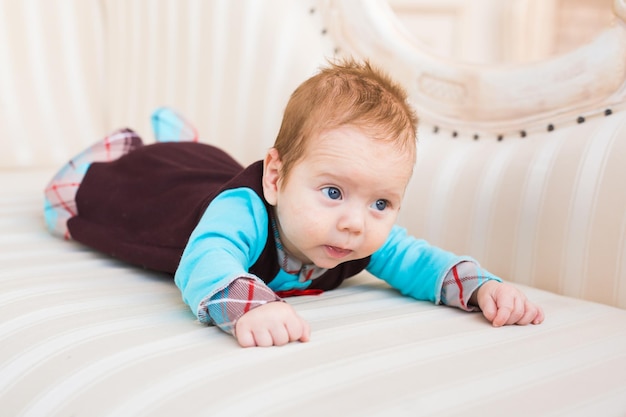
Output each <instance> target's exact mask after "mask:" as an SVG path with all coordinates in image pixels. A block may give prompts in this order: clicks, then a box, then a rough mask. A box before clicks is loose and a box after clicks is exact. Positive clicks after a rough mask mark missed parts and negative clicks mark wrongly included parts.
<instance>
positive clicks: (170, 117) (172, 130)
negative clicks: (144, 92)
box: [151, 107, 199, 142]
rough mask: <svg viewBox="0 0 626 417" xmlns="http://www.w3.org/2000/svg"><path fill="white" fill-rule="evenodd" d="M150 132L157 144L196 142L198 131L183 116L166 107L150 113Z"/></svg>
mask: <svg viewBox="0 0 626 417" xmlns="http://www.w3.org/2000/svg"><path fill="white" fill-rule="evenodd" d="M151 121H152V130H153V132H154V137H155V138H156V140H157V142H198V141H199V138H198V131H197V129H196V128H195V126H194V125H192V124H191V123H189V122H188V121H187V120H186V119H185V118H184V117H183V116H181V115H180V114H178V113H176V112H175V111H174V110H172V109H170V108H168V107H160V108H158V109H156V110H155V111H154V112H153V113H152V118H151Z"/></svg>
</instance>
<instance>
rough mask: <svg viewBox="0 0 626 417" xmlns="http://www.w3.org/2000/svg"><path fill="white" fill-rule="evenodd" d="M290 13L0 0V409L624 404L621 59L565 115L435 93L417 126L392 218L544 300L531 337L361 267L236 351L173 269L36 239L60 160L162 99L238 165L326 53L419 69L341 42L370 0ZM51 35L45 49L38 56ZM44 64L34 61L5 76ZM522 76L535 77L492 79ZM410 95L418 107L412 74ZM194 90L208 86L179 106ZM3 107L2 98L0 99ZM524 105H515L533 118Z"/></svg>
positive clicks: (393, 68)
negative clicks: (470, 108)
mask: <svg viewBox="0 0 626 417" xmlns="http://www.w3.org/2000/svg"><path fill="white" fill-rule="evenodd" d="M304 3H306V4H304ZM304 3H298V2H291V1H288V0H282V1H279V0H273V3H272V5H271V6H272V7H269V6H267V5H265V6H260V5H259V2H253V1H250V2H227V1H216V2H210V3H209V2H194V1H173V0H172V1H159V2H147V1H139V0H137V1H132V2H127V1H123V0H110V1H96V0H91V1H86V0H73V1H72V0H67V1H65V2H62V3H59V5H58V7H56V8H51V6H50V5H49V2H45V1H44V0H41V1H39V2H30V3H28V2H24V3H22V2H12V1H10V0H4V1H0V7H1V8H2V9H3V10H4V12H5V13H4V14H2V13H0V16H2V17H1V18H0V19H4V21H2V22H0V23H4V24H5V25H4V26H3V25H0V27H5V28H7V29H6V30H7V31H13V32H12V33H13V35H12V37H11V40H10V41H9V39H8V38H5V37H0V45H3V46H7V45H8V47H5V48H4V49H1V48H0V50H1V51H3V53H5V54H9V55H8V56H10V57H11V58H13V59H12V60H10V61H5V60H4V59H3V62H12V64H11V65H8V66H3V68H4V69H2V70H0V86H4V87H6V88H4V89H3V91H4V92H5V94H4V97H5V101H3V102H2V106H1V107H0V110H2V112H3V113H2V117H3V118H2V119H0V120H2V121H3V122H2V123H0V130H1V132H0V133H2V139H1V140H2V142H0V147H1V148H2V155H0V163H1V167H2V168H1V170H0V224H1V225H2V228H1V230H2V235H1V237H0V239H1V240H0V242H1V248H2V250H1V251H0V265H1V267H0V339H1V341H0V415H1V416H3V417H4V416H7V417H9V416H10V417H13V416H24V417H25V416H28V417H34V416H46V417H49V416H50V417H51V416H89V417H96V416H98V417H99V416H111V417H113V416H114V417H121V416H132V417H138V416H151V417H156V416H179V415H181V416H182V415H184V416H192V415H198V416H252V415H254V416H288V415H299V416H319V415H331V416H334V415H337V416H383V415H385V416H461V415H463V416H503V415H506V416H551V417H555V416H568V417H570V416H581V417H583V416H603V417H604V416H616V417H617V416H624V415H626V309H625V308H626V295H625V294H626V284H625V283H626V278H625V277H626V272H625V270H626V251H625V249H624V248H625V247H626V244H625V243H624V241H625V239H626V237H625V233H624V230H626V229H624V225H625V224H626V222H624V219H625V217H626V196H625V193H624V192H623V185H622V184H621V182H622V181H623V180H622V179H623V178H624V174H626V172H625V169H626V168H625V167H624V164H623V161H624V158H625V157H626V140H625V139H626V127H625V126H626V114H625V112H624V109H623V102H624V100H623V94H624V88H623V86H624V81H625V80H626V76H624V70H623V69H621V70H620V68H621V67H619V65H618V66H616V67H615V68H616V70H615V71H617V72H616V74H617V75H615V77H617V78H618V79H619V77H622V78H621V81H620V82H621V83H616V84H615V85H612V87H611V86H609V87H610V88H609V87H607V89H599V88H598V89H594V90H591V93H590V97H591V98H590V99H589V100H587V101H586V102H584V103H582V104H581V103H577V104H572V105H571V106H569V107H567V106H566V107H563V106H561V107H560V109H561V110H562V111H555V108H557V107H558V106H559V103H556V104H554V103H552V104H551V103H550V102H548V103H547V104H546V106H547V107H545V108H540V109H537V108H536V110H537V111H536V112H531V113H527V114H524V115H523V117H517V118H516V117H512V116H511V114H509V113H506V114H505V113H503V114H502V115H501V117H500V119H498V120H495V121H494V120H491V119H490V120H484V119H481V116H480V114H478V115H477V114H474V115H473V116H472V117H469V116H466V115H465V113H464V112H463V109H459V108H453V107H451V106H444V105H443V104H441V100H439V102H440V103H439V104H440V106H439V107H436V106H435V107H433V106H429V108H431V109H433V108H434V110H432V114H429V113H428V112H425V113H423V114H424V116H423V117H422V124H421V126H420V135H419V136H420V145H419V146H420V148H419V149H420V152H421V154H420V157H419V160H418V165H417V167H416V180H415V181H414V182H413V183H412V184H411V186H410V188H409V192H408V195H407V201H406V203H405V207H404V208H403V211H404V214H403V218H402V219H401V222H402V223H403V225H404V226H405V227H407V228H409V229H410V230H411V231H412V232H413V233H415V234H419V235H420V236H423V237H425V238H427V239H428V240H430V241H431V242H432V243H436V244H439V245H441V246H444V247H447V248H449V249H450V250H453V251H456V252H459V253H467V254H470V255H473V256H475V257H477V258H478V259H480V260H481V262H482V263H483V265H484V266H485V267H487V268H488V269H490V270H493V271H494V272H496V273H498V274H499V275H501V276H503V277H505V278H506V279H507V280H509V281H511V282H513V283H514V284H515V285H518V286H520V288H522V289H523V290H524V291H525V292H526V293H527V294H528V296H529V297H530V298H532V299H533V300H534V301H536V302H537V303H539V304H541V305H542V307H543V308H544V311H545V313H546V321H545V322H544V323H543V324H541V325H539V326H509V327H505V328H493V327H491V326H490V325H489V323H487V322H486V321H485V320H484V319H483V318H482V316H481V315H480V314H477V313H466V312H463V311H460V310H456V309H452V308H448V307H444V306H435V305H432V304H430V303H425V302H417V301H414V300H410V299H406V298H403V297H402V296H400V295H399V294H398V293H397V292H396V291H395V290H393V289H391V288H389V287H388V286H387V285H386V284H385V283H383V282H382V281H379V280H377V279H375V278H373V277H371V276H368V275H367V274H365V273H363V274H361V275H358V276H356V277H354V278H351V279H349V280H348V281H346V282H345V284H344V285H343V286H342V287H340V288H339V289H337V290H334V291H331V292H326V293H323V294H322V295H318V296H303V297H294V298H291V299H289V302H290V303H291V304H293V305H294V306H295V308H296V309H297V311H298V312H299V313H300V314H301V315H302V316H303V317H304V318H305V319H307V320H308V321H309V322H310V323H311V327H312V339H311V341H310V342H309V343H294V344H290V345H288V346H284V347H280V348H253V349H242V348H239V347H238V346H237V344H236V342H235V340H234V339H233V338H232V337H230V336H228V335H226V334H224V333H222V332H221V331H220V330H219V329H217V328H215V327H207V326H205V325H202V324H200V323H198V322H197V321H196V320H195V318H194V316H193V314H192V313H191V311H189V309H188V308H187V306H186V305H185V304H184V303H183V301H182V300H181V297H180V293H179V291H178V290H177V288H176V287H175V285H174V284H173V282H172V279H171V277H169V276H165V275H160V274H156V273H154V272H150V271H146V270H142V269H138V268H135V267H132V266H129V265H126V264H123V263H121V262H118V261H115V260H112V259H110V258H108V257H106V256H103V255H100V254H98V253H95V252H93V251H91V250H89V249H87V248H85V247H83V246H80V245H79V244H75V243H70V242H64V241H62V240H60V239H57V238H55V237H52V236H50V235H49V234H48V233H47V232H46V231H45V228H44V225H43V216H42V189H43V187H44V186H45V184H46V182H47V181H48V179H49V177H50V176H51V175H52V174H53V172H54V171H55V168H56V167H57V166H58V165H59V164H60V163H62V162H63V161H64V160H65V159H66V158H67V157H69V156H70V155H71V154H73V153H75V152H76V151H78V150H80V149H82V148H83V147H84V146H85V145H86V144H88V143H91V142H93V141H94V139H97V138H99V137H101V136H103V135H104V134H105V133H107V132H108V131H109V130H110V129H113V128H116V127H120V126H124V125H127V126H132V127H135V128H136V129H137V130H138V131H139V132H140V133H141V134H142V135H143V136H145V137H149V129H148V127H147V126H148V123H149V120H148V117H147V116H148V115H149V113H150V110H152V109H153V108H154V107H156V106H158V105H163V104H168V105H172V106H173V107H176V108H179V109H181V110H182V111H183V112H184V113H185V114H187V115H189V116H190V118H191V119H193V120H194V121H196V122H197V125H198V130H199V132H200V134H201V137H202V139H203V140H205V141H207V142H211V143H216V144H218V145H220V146H223V147H225V148H226V149H227V150H229V151H230V152H231V153H233V154H234V155H236V157H237V158H238V159H239V160H240V161H242V163H246V162H251V161H252V160H254V159H255V158H258V155H260V154H262V152H263V150H264V149H266V148H267V147H268V146H270V145H271V142H272V141H273V137H272V136H273V134H275V129H276V127H277V124H278V122H279V117H280V112H281V111H282V106H283V105H284V103H285V101H286V98H287V96H288V94H289V92H290V91H291V90H292V89H293V87H295V85H297V84H298V83H299V82H300V81H301V80H302V79H304V78H306V77H307V76H308V75H309V74H310V73H312V71H314V70H315V68H317V66H318V65H320V64H321V63H323V62H324V61H325V60H326V59H327V58H328V56H329V55H333V54H337V53H339V51H341V52H342V53H347V52H350V53H353V54H355V55H368V56H378V60H379V62H381V65H382V63H383V62H384V61H385V59H381V58H380V57H389V56H393V57H395V58H394V59H391V60H388V61H389V62H388V65H389V68H388V69H389V71H390V72H392V73H395V74H397V76H398V77H399V78H402V77H403V76H405V75H404V74H407V73H408V71H407V68H413V69H414V70H415V68H424V67H419V66H418V67H411V65H409V63H407V62H405V61H404V60H403V57H406V56H409V55H410V56H413V55H411V54H409V55H407V54H406V53H402V54H399V53H398V54H395V55H394V54H393V53H390V52H389V50H390V49H389V48H390V47H389V46H388V45H389V44H391V45H400V44H401V42H403V41H402V39H400V38H398V37H397V36H399V35H398V33H396V35H394V36H391V35H390V39H387V40H386V41H385V42H383V43H382V46H380V47H381V48H383V49H381V50H375V49H374V50H364V49H363V47H364V46H363V45H364V44H367V43H368V42H367V40H368V39H369V38H368V35H366V34H365V33H361V34H360V35H359V36H357V37H349V36H348V37H346V36H345V35H346V34H349V33H352V32H351V31H356V30H357V29H358V28H359V26H358V22H359V21H361V24H362V25H365V24H364V23H363V22H370V21H371V19H372V16H379V17H381V16H384V13H387V8H386V5H385V3H384V2H376V1H366V2H362V3H361V5H362V6H363V8H362V9H359V10H360V12H359V13H357V11H356V9H354V7H356V6H355V4H353V3H350V2H349V1H343V2H334V1H326V2H310V3H308V2H304ZM350 7H352V9H351V8H350ZM46 8H48V10H46ZM50 8H51V9H50ZM350 10H352V11H353V13H347V12H346V11H350ZM615 10H616V16H619V15H620V13H622V10H623V5H622V3H621V2H619V1H617V2H616V3H615ZM361 12H363V13H364V14H361ZM43 13H49V14H47V15H46V16H48V18H47V19H45V20H43V19H42V18H41V16H42V15H43ZM347 15H350V17H347ZM622 15H626V14H622ZM270 16H274V17H277V19H273V20H272V19H269V17H270ZM20 19H22V20H23V19H31V20H29V21H30V22H35V23H39V26H37V25H35V26H27V25H26V26H25V25H17V24H16V23H15V22H18V21H20ZM85 19H88V21H89V22H91V23H92V24H89V25H86V24H85V23H84V22H85ZM359 19H361V20H359ZM390 19H391V18H390ZM236 25H239V26H236ZM354 25H357V27H355V26H354ZM365 26H367V27H369V28H370V29H372V28H374V29H376V26H372V25H369V26H368V25H365ZM383 26H384V25H383ZM234 27H237V28H239V29H238V30H237V29H234ZM386 27H387V30H388V29H389V27H388V26H386ZM60 28H61V29H62V30H59V29H60ZM359 30H364V29H363V27H360V29H359ZM610 31H611V32H610V33H609V34H608V35H606V34H605V35H603V36H607V39H609V40H611V42H608V43H607V41H606V40H605V41H604V42H603V43H601V44H600V45H604V46H605V47H606V48H614V49H609V50H608V51H605V52H604V55H603V56H605V55H606V56H608V57H611V56H615V53H614V52H616V51H619V50H620V49H619V48H621V47H623V45H624V43H625V42H626V36H624V31H625V29H624V27H623V23H622V22H621V20H619V19H618V21H616V25H615V26H614V27H612V28H610ZM198 33H200V34H201V35H202V36H200V37H196V36H194V34H195V35H197V34H198ZM295 33H297V34H298V36H299V38H298V42H296V41H295V40H294V38H293V36H295V35H294V34H295ZM359 33H360V32H359ZM386 33H388V34H389V33H391V34H393V33H395V32H394V31H389V30H388V31H387V32H386ZM78 34H80V36H77V35H78ZM374 34H375V36H378V35H376V32H374ZM290 35H291V36H290ZM379 35H380V34H379ZM379 39H382V37H380V36H379ZM394 39H395V41H394ZM394 42H396V43H394ZM53 45H54V46H59V45H60V46H61V49H60V50H59V51H60V52H59V53H58V54H54V56H52V55H50V53H49V52H48V51H49V49H47V48H48V47H50V46H53ZM155 45H160V47H159V48H155ZM181 45H184V46H181ZM302 45H304V46H302ZM385 45H387V46H385ZM18 46H19V48H18ZM22 48H23V49H22ZM596 48H597V44H596ZM392 49H393V48H392ZM260 50H262V51H264V52H263V53H264V54H265V55H266V56H269V57H272V58H273V60H271V63H267V61H266V60H265V59H261V58H262V57H260V56H259V55H260V52H259V51H260ZM21 51H27V53H22V52H21ZM198 51H205V52H206V54H198ZM229 51H230V52H229ZM233 51H234V52H233ZM304 52H306V53H304ZM578 53H581V54H582V55H580V56H585V55H584V54H585V53H587V52H585V50H583V51H582V52H578ZM11 54H13V55H11ZM37 54H40V55H41V56H39V58H38V59H40V60H41V62H42V66H43V67H45V68H46V72H45V73H44V72H42V71H41V70H37V69H32V70H31V71H20V70H21V69H24V68H31V67H29V65H30V64H32V62H31V61H30V60H32V59H34V57H36V56H37ZM294 54H297V55H295V56H298V59H293V58H292V57H293V56H294ZM623 56H624V55H617V57H616V58H615V59H617V60H621V61H623V59H622V58H623ZM619 57H622V58H619ZM569 59H570V60H571V59H574V58H569ZM607 59H609V58H607ZM173 62H175V63H176V65H174V64H173ZM215 62H219V63H223V64H224V66H225V68H236V69H237V70H236V71H225V70H224V69H223V68H222V69H221V70H217V69H215V68H214V66H211V65H210V64H211V63H215ZM429 62H430V61H429ZM433 62H435V63H436V61H433ZM568 62H570V61H567V60H566V61H561V64H560V65H562V66H563V68H565V67H567V63H568ZM577 62H586V61H577ZM607 62H608V61H603V62H600V64H601V66H602V67H603V68H604V66H605V65H606V64H607ZM611 62H612V61H611ZM120 63H124V65H121V64H120ZM412 65H415V64H412ZM545 65H547V66H548V67H549V68H554V66H557V67H558V65H559V62H558V61H556V63H555V62H549V63H546V64H545ZM589 65H591V66H593V65H594V64H593V63H591V64H589ZM622 67H623V63H622ZM457 69H458V70H459V74H461V73H463V74H464V73H465V72H463V71H470V70H471V68H466V67H459V68H457ZM461 70H463V71H461ZM531 70H532V71H539V70H541V68H539V67H533V68H530V69H529V68H522V69H519V72H516V73H515V74H513V75H511V73H506V74H504V75H502V74H500V75H501V76H515V77H523V76H524V74H523V73H524V71H531ZM618 70H620V71H621V72H619V71H618ZM544 71H548V70H546V69H544ZM585 71H586V72H585V74H595V72H594V70H593V68H592V67H585ZM615 71H614V72H615ZM415 74H416V73H415ZM452 75H454V74H452ZM452 75H450V77H452ZM9 76H10V77H9ZM485 77H487V79H489V77H488V76H485ZM490 77H492V78H491V79H499V80H500V81H499V82H500V83H501V84H499V87H498V88H502V86H503V85H506V79H504V78H498V77H497V76H496V75H494V74H491V75H490ZM598 77H599V78H602V79H605V80H607V79H608V78H607V77H606V75H603V74H602V73H601V74H600V75H598ZM583 78H584V80H588V79H589V77H583ZM413 79H415V78H413ZM591 79H592V80H595V79H596V78H594V77H591ZM449 80H450V79H448V81H449ZM579 80H580V79H579ZM403 82H406V83H407V86H408V87H409V88H410V89H412V90H411V91H412V94H413V95H414V96H415V100H416V107H417V108H418V112H419V109H420V108H422V107H424V106H425V104H424V103H423V102H420V101H419V97H421V96H423V94H420V92H419V87H423V86H425V85H426V84H424V83H421V84H420V83H417V86H415V84H411V79H410V77H409V78H407V79H405V80H404V81H403ZM607 82H608V81H607ZM602 85H604V84H602ZM220 86H221V87H220ZM157 87H159V88H157ZM566 87H567V86H566ZM33 88H34V89H36V90H37V92H38V94H37V95H31V94H28V93H30V92H31V89H33ZM198 89H201V90H202V89H206V90H202V91H207V93H204V94H199V95H198V96H199V97H197V98H196V97H194V94H193V93H194V91H196V92H197V91H198ZM563 89H564V90H566V88H565V87H563ZM209 91H210V94H209ZM429 91H430V90H429ZM468 91H472V90H471V89H469V90H468ZM559 91H560V90H559ZM246 92H248V93H250V95H249V98H247V97H248V96H247V95H245V94H244V93H246ZM594 92H595V93H594ZM270 93H271V94H270ZM563 94H566V93H565V92H564V93H563ZM594 94H595V95H594ZM10 98H18V100H17V101H14V102H12V103H11V105H10V106H9V105H8V104H7V103H9V102H10V100H9V99H10ZM428 100H430V102H429V103H426V104H432V102H433V100H434V99H433V97H432V96H430V98H429V99H428ZM570 101H572V100H570ZM574 102H575V101H572V103H574ZM523 104H524V105H523V106H522V105H521V104H520V107H519V109H520V110H519V111H520V114H522V113H524V111H526V110H525V109H527V107H525V106H530V107H533V106H535V103H532V102H526V103H523ZM496 105H497V103H496ZM551 105H552V106H553V107H550V106H551ZM535 107H536V106H535ZM563 109H564V110H563ZM607 109H611V112H610V114H609V115H607V114H606V113H605V112H606V110H607ZM510 111H511V112H513V110H510ZM485 114H488V109H486V110H485ZM581 115H582V116H584V117H585V118H586V120H585V122H584V123H579V122H577V117H580V116H581ZM29 121H30V122H29ZM549 124H553V127H554V126H556V127H557V128H556V129H553V130H554V131H552V130H548V129H547V126H548V125H549ZM455 129H458V134H457V135H453V134H452V133H453V132H454V131H455ZM522 129H527V130H528V136H527V137H524V138H521V137H519V132H520V131H521V130H522ZM476 132H478V133H476ZM477 134H478V135H479V136H480V137H479V138H478V139H475V138H474V135H477ZM499 135H503V137H502V138H499ZM253 137H254V138H257V139H255V140H252V139H251V138H253ZM460 173H462V175H461V174H460ZM424 179H427V180H428V181H425V180H424ZM433 184H434V185H433ZM477 196H479V197H480V198H478V197H477ZM468 201H469V203H468ZM581 221H582V223H581ZM598 245H599V246H598Z"/></svg>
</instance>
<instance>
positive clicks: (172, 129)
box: [44, 108, 500, 333]
mask: <svg viewBox="0 0 626 417" xmlns="http://www.w3.org/2000/svg"><path fill="white" fill-rule="evenodd" d="M152 121H153V128H154V131H155V135H156V137H157V141H158V142H157V143H154V144H149V145H144V144H143V143H142V141H141V139H140V138H139V137H138V136H137V135H136V134H135V133H134V132H133V131H132V130H129V129H122V130H118V131H116V132H114V133H113V134H111V135H109V136H107V137H106V138H105V139H104V140H103V141H101V142H99V143H97V144H95V145H93V146H92V147H90V148H89V149H87V150H86V151H84V152H82V153H81V154H80V155H78V156H77V157H76V158H73V159H72V160H71V161H70V162H69V163H68V164H67V165H66V166H64V167H63V168H62V169H61V170H60V171H59V172H58V174H57V175H56V176H55V177H54V178H53V179H52V180H51V182H50V184H49V185H48V186H47V187H46V190H45V197H46V198H45V206H44V212H45V219H46V224H47V227H48V229H49V230H50V231H51V232H52V233H53V234H55V235H57V236H61V237H63V238H65V239H73V240H76V241H78V242H80V243H82V244H85V245H87V246H89V247H92V248H94V249H96V250H98V251H100V252H103V253H106V254H108V255H110V256H113V257H115V258H117V259H120V260H123V261H126V262H129V263H132V264H134V265H138V266H141V267H144V268H148V269H152V270H155V271H162V272H167V273H170V274H172V275H174V280H175V283H176V285H177V286H178V288H179V289H180V290H181V293H182V297H183V300H184V301H185V302H186V303H187V304H188V305H189V307H190V308H191V309H192V311H193V312H194V313H195V315H196V317H198V319H199V320H200V321H202V322H205V323H209V324H215V325H218V326H219V327H220V328H221V329H223V330H224V331H226V332H229V333H233V331H234V325H235V323H236V321H237V319H238V318H239V317H241V315H243V314H245V313H246V312H247V311H249V310H250V309H251V308H254V307H257V306H259V305H263V304H266V303H268V302H275V301H281V300H282V297H288V296H294V295H311V294H319V293H321V292H323V291H328V290H332V289H334V288H336V287H338V286H339V285H341V283H342V282H343V281H344V280H346V279H348V278H350V277H352V276H354V275H356V274H358V273H359V272H361V271H363V270H367V271H368V272H370V273H372V274H373V275H374V276H376V277H378V278H380V279H382V280H384V281H386V282H388V283H389V284H390V285H391V286H392V287H394V288H396V289H398V290H399V291H400V292H401V293H402V294H404V295H407V296H410V297H413V298H416V299H419V300H429V301H431V302H434V303H443V304H447V305H450V306H455V307H459V308H462V309H465V310H468V311H471V310H474V308H473V307H471V306H468V301H469V299H470V297H471V294H472V293H473V292H474V291H475V290H476V289H477V288H478V287H479V286H480V285H481V284H482V283H484V282H485V281H487V280H500V279H499V278H497V277H495V276H494V275H492V274H490V273H489V272H487V271H485V270H483V269H482V268H480V266H479V265H478V263H477V262H476V261H474V260H473V259H471V258H469V257H459V256H456V255H454V254H452V253H450V252H447V251H444V250H441V249H439V248H436V247H434V246H431V245H429V244H428V243H427V242H425V241H424V240H420V239H416V238H414V237H412V236H410V235H408V234H407V233H406V230H405V229H403V228H401V227H399V226H394V227H393V229H392V230H391V233H390V234H389V236H388V238H387V240H386V242H385V243H384V244H383V245H382V246H381V248H379V249H378V250H377V251H376V252H374V253H373V254H372V255H371V256H369V257H366V258H363V259H358V260H353V261H348V262H345V263H342V264H340V265H338V266H337V267H335V268H332V269H323V268H319V267H316V266H315V265H303V264H302V263H301V262H300V261H299V260H297V259H295V258H293V257H291V256H290V255H289V254H288V253H287V252H286V251H285V250H284V249H283V247H282V244H281V241H280V235H279V233H278V228H277V227H276V222H277V219H276V218H275V216H274V210H273V207H272V206H271V205H269V204H268V203H267V202H266V201H265V199H264V198H263V191H262V182H261V181H262V175H263V164H262V161H257V162H255V163H253V164H251V165H250V166H248V167H245V168H244V167H242V166H241V165H240V164H239V163H238V162H237V161H235V160H234V159H233V158H232V157H231V156H229V155H228V154H226V153H225V152H224V151H222V150H220V149H218V148H216V147H214V146H211V145H208V144H204V143H200V142H198V135H197V133H196V131H195V129H194V128H193V127H192V126H191V125H190V124H189V123H188V122H186V121H185V120H184V119H183V118H182V117H180V116H179V115H177V114H176V113H175V112H173V111H171V110H169V109H166V108H163V109H158V110H157V111H156V112H155V113H154V115H153V117H152Z"/></svg>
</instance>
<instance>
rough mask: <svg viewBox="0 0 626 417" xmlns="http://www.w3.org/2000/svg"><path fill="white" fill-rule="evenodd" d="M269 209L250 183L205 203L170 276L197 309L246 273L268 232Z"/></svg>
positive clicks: (264, 241)
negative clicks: (205, 207)
mask: <svg viewBox="0 0 626 417" xmlns="http://www.w3.org/2000/svg"><path fill="white" fill-rule="evenodd" d="M267 229H268V214H267V209H266V207H265V205H264V203H263V201H262V200H261V198H260V197H259V196H258V195H257V194H256V193H255V192H254V191H252V190H251V189H249V188H237V189H232V190H227V191H225V192H223V193H221V194H220V195H218V196H217V197H216V198H215V199H214V200H213V201H212V202H211V204H210V205H209V206H208V207H207V209H206V211H205V212H204V214H203V216H202V218H201V219H200V222H199V223H198V225H197V226H196V228H195V229H194V231H193V232H192V234H191V236H190V237H189V241H188V242H187V246H186V247H185V250H184V252H183V254H182V257H181V260H180V264H179V266H178V269H177V271H176V274H175V277H174V280H175V282H176V285H177V286H178V288H179V289H180V291H181V293H182V296H183V300H184V301H185V303H187V305H189V307H190V308H191V310H192V311H193V312H194V313H195V314H196V316H198V315H199V313H200V312H199V310H198V307H199V305H200V302H201V301H202V300H204V299H206V298H207V297H210V296H212V295H213V294H215V293H216V292H217V291H219V290H221V289H223V288H225V287H226V286H227V285H228V284H229V283H230V282H232V281H233V280H234V279H236V278H239V277H250V278H256V277H254V276H252V275H251V274H249V273H248V270H249V268H250V267H251V266H252V265H253V264H254V263H255V262H256V261H257V259H258V258H259V256H261V252H262V251H263V248H264V246H265V243H266V241H267V237H268V231H267Z"/></svg>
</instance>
